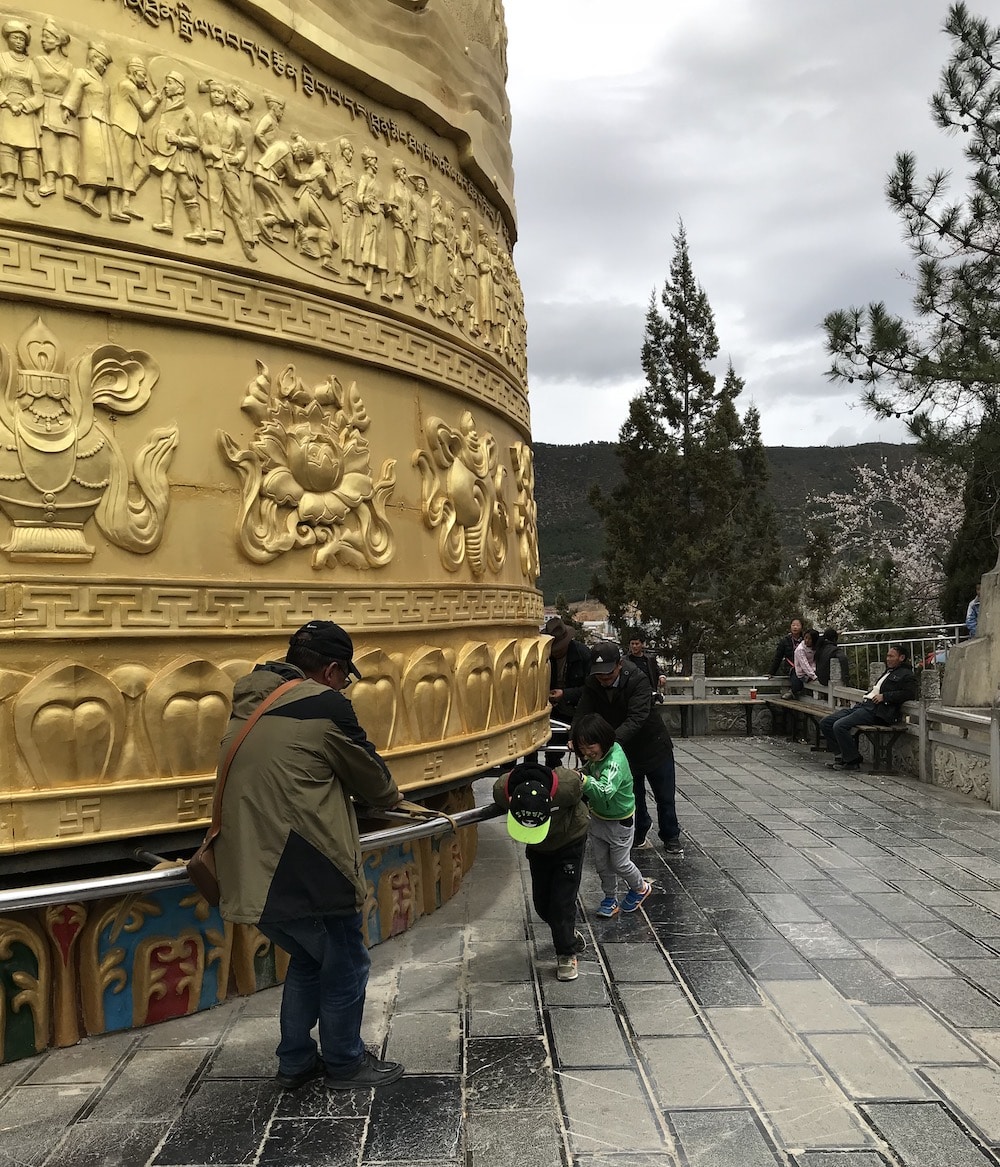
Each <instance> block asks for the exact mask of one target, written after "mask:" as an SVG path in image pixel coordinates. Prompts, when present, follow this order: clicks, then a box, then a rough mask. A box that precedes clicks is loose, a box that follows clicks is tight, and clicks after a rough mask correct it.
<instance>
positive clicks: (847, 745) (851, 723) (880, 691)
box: [819, 644, 917, 770]
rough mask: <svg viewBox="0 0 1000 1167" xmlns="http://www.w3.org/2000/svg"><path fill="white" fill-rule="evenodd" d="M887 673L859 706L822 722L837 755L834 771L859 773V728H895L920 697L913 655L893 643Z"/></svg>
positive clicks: (886, 659)
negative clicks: (906, 706) (907, 707)
mask: <svg viewBox="0 0 1000 1167" xmlns="http://www.w3.org/2000/svg"><path fill="white" fill-rule="evenodd" d="M885 667H886V671H885V672H884V673H883V674H882V676H881V677H879V679H878V680H877V681H876V682H875V684H874V685H873V686H872V688H871V689H870V690H869V691H868V692H867V693H866V694H865V695H864V697H863V698H862V700H861V701H860V702H858V704H857V705H854V706H852V707H851V708H850V709H838V710H837V712H836V713H831V714H830V715H829V716H827V717H824V718H823V720H822V721H821V722H820V723H819V727H820V729H821V730H822V731H823V736H824V737H825V738H826V741H827V744H828V745H829V747H830V749H831V750H833V751H834V753H835V754H836V755H837V757H836V759H835V760H834V761H833V762H828V763H827V765H828V766H829V767H830V769H831V770H859V769H860V768H861V753H860V751H859V750H858V742H857V737H856V735H855V734H854V733H853V732H852V731H853V730H854V729H855V727H856V726H859V725H892V724H893V723H894V722H896V721H899V719H900V717H901V716H902V712H903V704H904V702H906V701H913V700H914V699H915V697H916V695H917V675H916V673H914V671H913V669H911V668H910V662H909V652H908V651H907V649H906V647H905V646H904V645H902V644H893V645H892V646H891V647H890V648H889V651H888V652H887V653H886V656H885Z"/></svg>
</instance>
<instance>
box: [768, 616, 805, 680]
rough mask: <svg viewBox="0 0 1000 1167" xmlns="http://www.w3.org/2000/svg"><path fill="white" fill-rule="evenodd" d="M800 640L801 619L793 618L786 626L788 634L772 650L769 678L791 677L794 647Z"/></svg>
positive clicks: (793, 663)
mask: <svg viewBox="0 0 1000 1167" xmlns="http://www.w3.org/2000/svg"><path fill="white" fill-rule="evenodd" d="M801 639H802V618H801V617H800V616H795V617H793V619H792V622H791V623H790V624H789V625H788V633H787V634H786V635H785V636H783V637H782V638H781V639H780V640H779V641H778V645H777V647H776V648H775V650H774V657H773V659H772V661H771V667H770V668H769V669H768V670H767V675H768V676H769V677H791V675H792V672H793V670H794V669H795V646H796V645H797V644H798V643H799V641H800V640H801Z"/></svg>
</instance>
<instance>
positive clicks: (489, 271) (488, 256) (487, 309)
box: [476, 227, 497, 346]
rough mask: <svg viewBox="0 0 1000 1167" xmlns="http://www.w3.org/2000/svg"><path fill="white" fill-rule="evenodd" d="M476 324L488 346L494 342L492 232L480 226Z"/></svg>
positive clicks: (495, 302)
mask: <svg viewBox="0 0 1000 1167" xmlns="http://www.w3.org/2000/svg"><path fill="white" fill-rule="evenodd" d="M476 272H477V277H478V278H477V283H476V326H477V331H478V332H479V334H480V335H481V336H482V337H483V343H484V344H486V345H487V346H489V345H491V344H492V343H493V338H494V333H495V329H496V318H497V291H496V274H495V269H494V260H493V247H491V246H490V233H489V231H487V230H486V228H485V227H480V228H479V242H478V244H477V245H476Z"/></svg>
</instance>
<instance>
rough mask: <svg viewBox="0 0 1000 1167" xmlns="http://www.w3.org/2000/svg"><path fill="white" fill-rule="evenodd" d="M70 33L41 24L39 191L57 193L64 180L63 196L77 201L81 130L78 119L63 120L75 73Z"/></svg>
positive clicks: (48, 23) (37, 59)
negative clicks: (68, 49) (64, 102)
mask: <svg viewBox="0 0 1000 1167" xmlns="http://www.w3.org/2000/svg"><path fill="white" fill-rule="evenodd" d="M69 41H70V37H69V33H68V32H65V31H64V30H63V29H61V28H60V27H59V26H58V25H57V24H55V23H53V21H51V20H46V22H45V23H44V24H43V25H42V35H41V42H42V55H41V56H40V57H35V68H36V69H37V70H38V76H39V78H40V79H41V83H42V94H43V96H44V104H43V105H42V122H41V129H40V133H39V136H40V137H41V144H42V183H41V185H40V186H39V188H38V193H39V194H40V195H41V196H42V198H45V197H46V196H47V195H52V194H55V193H56V181H57V179H59V178H61V179H62V180H63V198H66V199H69V200H70V202H74V203H78V202H80V201H81V200H82V198H83V196H82V195H81V194H80V188H79V187H78V186H77V184H76V179H77V175H78V174H79V172H80V131H79V129H78V128H77V124H76V118H70V119H69V120H68V121H63V111H62V106H61V104H60V103H61V102H62V98H63V94H64V93H65V92H66V90H67V88H68V87H69V83H70V79H71V78H72V76H73V66H72V64H71V63H70V60H69V58H68V57H67V55H66V46H67V45H68V44H69Z"/></svg>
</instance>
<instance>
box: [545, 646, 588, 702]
mask: <svg viewBox="0 0 1000 1167" xmlns="http://www.w3.org/2000/svg"><path fill="white" fill-rule="evenodd" d="M557 667H558V661H557V660H556V659H555V657H549V689H562V691H563V696H562V700H561V701H560V702H558V704H556V705H554V706H553V707H552V716H553V717H556V718H558V719H559V720H560V721H572V720H573V711H574V709H575V708H576V703H577V702H578V701H579V700H580V694H581V693H582V692H583V685H584V682H585V681H586V679H587V675H588V674H589V672H590V649H589V648H588V647H587V646H586V645H585V644H584V643H583V642H582V641H580V640H571V641H570V642H569V648H567V649H566V679H565V680H564V681H563V683H562V684H561V685H559V684H557V683H556V669H557Z"/></svg>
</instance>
